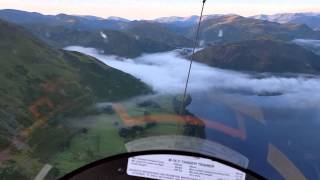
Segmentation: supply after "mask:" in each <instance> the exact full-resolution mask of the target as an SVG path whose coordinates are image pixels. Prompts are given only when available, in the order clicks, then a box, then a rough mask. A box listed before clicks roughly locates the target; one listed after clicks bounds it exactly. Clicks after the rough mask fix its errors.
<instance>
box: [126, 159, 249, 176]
mask: <svg viewBox="0 0 320 180" xmlns="http://www.w3.org/2000/svg"><path fill="white" fill-rule="evenodd" d="M127 174H128V175H130V176H136V177H144V178H150V179H160V180H203V179H205V180H207V179H210V180H211V179H212V180H244V179H245V173H244V172H242V171H239V170H237V169H234V168H232V167H229V166H226V165H224V164H221V163H219V162H215V161H212V160H209V159H204V158H196V157H189V156H181V155H145V156H136V157H132V158H129V160H128V167H127Z"/></svg>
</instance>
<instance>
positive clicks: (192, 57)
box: [180, 0, 206, 115]
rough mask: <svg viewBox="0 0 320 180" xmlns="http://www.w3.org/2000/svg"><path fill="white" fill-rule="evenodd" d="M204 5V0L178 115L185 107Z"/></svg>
mask: <svg viewBox="0 0 320 180" xmlns="http://www.w3.org/2000/svg"><path fill="white" fill-rule="evenodd" d="M205 3H206V0H203V1H202V9H201V14H200V17H199V23H198V27H197V30H196V32H195V36H194V41H193V43H194V44H193V50H192V55H191V60H190V65H189V71H188V77H187V81H186V86H185V88H184V93H183V98H182V103H181V107H180V115H182V114H183V109H184V105H185V101H186V96H187V91H188V84H189V79H190V74H191V69H192V64H193V59H194V54H195V51H196V48H197V47H198V44H199V34H200V27H201V21H202V17H203V10H204V5H205Z"/></svg>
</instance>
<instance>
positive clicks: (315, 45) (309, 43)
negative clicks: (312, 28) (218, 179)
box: [293, 39, 320, 55]
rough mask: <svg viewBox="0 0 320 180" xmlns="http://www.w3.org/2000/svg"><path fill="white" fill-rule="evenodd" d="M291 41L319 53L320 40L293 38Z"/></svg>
mask: <svg viewBox="0 0 320 180" xmlns="http://www.w3.org/2000/svg"><path fill="white" fill-rule="evenodd" d="M293 42H294V43H296V44H298V45H300V46H302V47H304V48H306V49H308V50H310V51H312V52H314V53H316V54H318V55H320V40H312V39H295V40H294V41H293Z"/></svg>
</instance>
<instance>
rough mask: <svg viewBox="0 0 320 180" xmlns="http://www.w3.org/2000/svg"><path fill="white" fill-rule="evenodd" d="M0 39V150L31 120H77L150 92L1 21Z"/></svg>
mask: <svg viewBox="0 0 320 180" xmlns="http://www.w3.org/2000/svg"><path fill="white" fill-rule="evenodd" d="M0 39H1V41H0V83H1V85H0V148H1V147H6V146H7V145H8V144H9V139H10V138H11V137H12V136H14V135H17V134H19V133H18V132H20V131H22V130H23V129H24V128H25V127H29V126H30V125H32V124H33V123H34V121H35V118H39V117H42V118H49V119H50V118H55V117H56V115H57V114H59V116H65V115H68V114H81V113H83V112H84V111H83V109H84V108H85V107H87V106H88V105H91V104H92V103H93V102H100V101H115V100H122V99H126V98H130V97H133V96H136V95H141V94H145V93H149V92H151V90H150V88H149V87H148V86H147V85H145V84H144V83H142V82H141V81H140V80H138V79H136V78H134V77H132V76H130V75H128V74H126V73H123V72H121V71H119V70H116V69H113V68H111V67H108V66H106V65H104V64H102V63H100V62H99V61H98V60H96V59H94V58H91V57H88V56H85V55H82V54H79V53H72V52H64V51H59V50H54V49H52V48H50V47H49V46H47V45H45V44H44V43H42V42H40V41H39V40H36V39H35V38H33V37H32V36H31V35H29V34H28V33H26V32H25V31H24V30H23V29H21V28H20V27H17V26H14V25H12V24H9V23H7V22H4V21H0ZM33 108H34V109H36V110H37V111H38V115H37V113H35V112H33V111H32V109H33ZM38 116H39V117H38Z"/></svg>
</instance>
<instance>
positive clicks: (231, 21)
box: [185, 15, 320, 43]
mask: <svg viewBox="0 0 320 180" xmlns="http://www.w3.org/2000/svg"><path fill="white" fill-rule="evenodd" d="M200 35H201V40H203V41H205V42H207V43H230V42H240V41H244V40H253V39H260V38H264V39H265V38H268V39H280V40H285V41H291V40H293V39H320V33H319V32H317V31H314V30H312V29H311V28H309V27H308V26H306V25H301V24H280V23H276V22H269V21H264V20H258V19H252V18H245V17H242V16H238V15H226V16H220V17H217V18H214V19H209V20H205V21H203V23H202V27H201V34H200ZM185 36H186V37H189V38H191V37H192V36H193V28H192V27H190V28H189V30H188V31H187V33H186V34H185Z"/></svg>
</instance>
